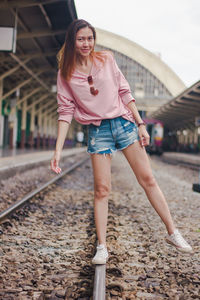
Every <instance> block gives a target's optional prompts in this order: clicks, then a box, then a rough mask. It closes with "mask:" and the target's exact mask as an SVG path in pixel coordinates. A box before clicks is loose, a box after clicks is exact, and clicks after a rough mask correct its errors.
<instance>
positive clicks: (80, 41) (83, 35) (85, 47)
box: [76, 27, 94, 57]
mask: <svg viewBox="0 0 200 300" xmlns="http://www.w3.org/2000/svg"><path fill="white" fill-rule="evenodd" d="M93 49H94V36H93V32H92V30H91V29H90V28H89V27H84V28H82V29H80V30H79V31H78V32H77V34H76V52H77V54H79V55H81V56H82V57H87V56H89V55H90V53H91V51H92V50H93Z"/></svg>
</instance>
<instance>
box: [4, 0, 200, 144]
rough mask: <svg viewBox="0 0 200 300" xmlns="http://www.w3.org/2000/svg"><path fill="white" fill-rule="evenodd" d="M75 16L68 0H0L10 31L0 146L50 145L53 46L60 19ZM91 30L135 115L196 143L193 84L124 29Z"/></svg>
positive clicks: (59, 36)
mask: <svg viewBox="0 0 200 300" xmlns="http://www.w3.org/2000/svg"><path fill="white" fill-rule="evenodd" d="M76 18H77V14H76V9H75V5H74V1H73V0H65V1H63V0H41V1H38V0H31V1H22V0H19V1H16V0H10V1H7V2H1V3H0V20H1V21H0V26H1V27H2V26H4V27H12V26H13V27H14V29H15V30H16V33H17V34H16V36H17V43H16V52H14V53H13V52H12V51H11V52H5V51H4V52H1V53H0V107H1V113H0V148H11V149H12V148H22V149H23V148H33V147H34V148H51V147H54V145H55V141H56V135H57V118H58V115H57V101H56V75H57V61H56V54H57V53H58V51H59V49H60V48H61V46H62V45H63V42H64V39H65V33H66V30H67V27H68V25H69V24H70V23H71V22H72V21H73V20H74V19H76ZM96 30H97V46H96V49H97V50H101V49H109V50H111V51H112V52H113V53H114V56H115V58H116V60H117V63H118V65H119V67H120V69H121V70H122V72H123V74H124V75H125V77H126V78H127V80H128V82H129V84H130V87H131V90H132V92H133V95H134V97H135V98H136V104H137V107H138V110H139V111H140V112H141V115H142V116H143V117H149V118H156V119H160V120H161V121H162V122H163V123H164V125H165V126H166V128H167V129H168V132H169V133H170V134H171V135H176V137H177V138H178V141H179V142H180V143H185V142H186V143H190V142H191V141H193V142H195V143H198V139H199V138H198V136H199V134H200V132H199V131H198V130H199V129H198V124H197V121H198V115H199V112H200V111H199V110H200V104H199V100H200V99H199V86H200V84H199V83H196V84H195V85H194V86H192V87H190V88H189V89H186V87H185V85H184V83H183V82H182V81H181V79H180V78H179V77H178V76H177V75H176V74H175V73H174V72H173V71H172V70H171V69H170V68H169V67H168V66H167V65H166V64H165V63H164V62H163V61H162V59H161V58H160V57H159V55H156V54H153V53H151V52H150V51H148V50H147V49H144V48H143V47H141V46H140V45H138V44H136V43H134V42H132V41H130V40H128V39H126V38H124V37H121V36H118V35H116V34H113V33H110V32H107V31H105V30H101V29H98V28H97V29H96ZM191 104H194V106H193V108H192V109H191V107H190V108H189V106H191ZM190 113H192V115H190ZM172 116H173V117H172ZM188 116H189V119H188V118H187V117H188ZM177 120H178V122H177ZM187 120H188V121H187ZM80 129H81V130H82V131H84V132H85V133H86V130H87V129H86V127H85V126H83V127H82V126H81V125H80V124H77V123H76V122H75V121H73V122H72V125H71V126H70V131H69V134H68V138H67V140H66V144H67V145H73V144H74V140H75V136H76V132H77V131H78V130H80ZM190 132H192V136H193V137H192V138H191V135H190V134H189V133H190ZM186 133H187V134H186ZM85 136H86V135H85Z"/></svg>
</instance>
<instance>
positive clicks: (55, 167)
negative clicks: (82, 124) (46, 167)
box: [51, 121, 69, 173]
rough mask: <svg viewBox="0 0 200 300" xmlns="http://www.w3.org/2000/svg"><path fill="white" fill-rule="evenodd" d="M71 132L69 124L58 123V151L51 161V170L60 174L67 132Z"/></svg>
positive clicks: (56, 150)
mask: <svg viewBox="0 0 200 300" xmlns="http://www.w3.org/2000/svg"><path fill="white" fill-rule="evenodd" d="M68 130H69V123H67V122H65V121H58V135H57V141H56V149H55V151H54V155H53V157H52V160H51V170H52V171H54V172H56V173H60V172H61V168H60V167H59V162H60V157H61V152H62V149H63V145H64V142H65V139H66V135H67V132H68Z"/></svg>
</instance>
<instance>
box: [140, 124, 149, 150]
mask: <svg viewBox="0 0 200 300" xmlns="http://www.w3.org/2000/svg"><path fill="white" fill-rule="evenodd" d="M138 134H139V137H140V145H141V146H142V147H145V146H148V145H149V140H150V136H149V134H148V132H147V130H146V127H145V126H143V125H141V126H139V127H138Z"/></svg>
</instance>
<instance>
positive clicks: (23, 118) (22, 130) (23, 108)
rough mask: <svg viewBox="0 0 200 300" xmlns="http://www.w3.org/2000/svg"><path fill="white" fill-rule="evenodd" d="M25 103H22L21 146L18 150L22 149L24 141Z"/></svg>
mask: <svg viewBox="0 0 200 300" xmlns="http://www.w3.org/2000/svg"><path fill="white" fill-rule="evenodd" d="M26 107H27V101H24V102H23V103H22V124H21V144H20V148H21V149H24V147H25V141H26V112H27V109H26Z"/></svg>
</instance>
